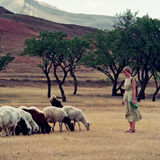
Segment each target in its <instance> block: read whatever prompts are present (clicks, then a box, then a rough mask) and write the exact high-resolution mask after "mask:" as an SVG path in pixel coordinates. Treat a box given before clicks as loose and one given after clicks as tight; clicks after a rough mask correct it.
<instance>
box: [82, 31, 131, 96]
mask: <svg viewBox="0 0 160 160" xmlns="http://www.w3.org/2000/svg"><path fill="white" fill-rule="evenodd" d="M122 38H123V37H122V36H121V32H120V30H119V29H114V30H112V31H106V32H103V31H97V33H96V34H92V33H90V34H88V36H86V39H87V40H88V41H89V42H90V50H89V52H88V54H87V55H85V56H84V57H83V63H84V64H85V65H86V66H88V67H92V68H95V69H97V70H98V71H100V72H102V73H104V74H105V75H106V76H107V77H108V78H109V79H110V80H111V82H112V84H113V88H112V96H117V95H118V93H117V92H118V90H120V89H121V85H120V86H119V87H117V85H118V77H119V74H120V73H121V72H122V70H123V68H124V67H125V66H126V65H128V64H129V63H130V58H129V57H128V56H126V55H127V52H126V50H125V48H126V47H125V45H124V44H123V41H121V40H122Z"/></svg>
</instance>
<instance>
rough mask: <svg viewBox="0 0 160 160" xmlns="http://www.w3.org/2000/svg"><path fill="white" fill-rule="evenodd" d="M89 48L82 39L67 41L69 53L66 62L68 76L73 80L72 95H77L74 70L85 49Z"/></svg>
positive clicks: (75, 38)
mask: <svg viewBox="0 0 160 160" xmlns="http://www.w3.org/2000/svg"><path fill="white" fill-rule="evenodd" d="M88 47H89V43H88V42H87V41H85V40H83V39H82V38H79V37H77V36H76V37H74V38H73V39H71V40H69V46H68V49H69V52H68V61H69V64H70V65H69V68H70V75H71V77H73V80H74V92H73V94H76V93H77V78H76V75H75V69H76V66H77V64H78V62H79V61H80V59H81V58H82V57H83V56H84V53H85V52H86V49H87V48H88Z"/></svg>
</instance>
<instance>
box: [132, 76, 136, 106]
mask: <svg viewBox="0 0 160 160" xmlns="http://www.w3.org/2000/svg"><path fill="white" fill-rule="evenodd" d="M132 88H133V104H135V103H136V81H135V79H134V78H133V79H132Z"/></svg>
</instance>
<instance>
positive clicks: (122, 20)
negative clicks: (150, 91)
mask: <svg viewBox="0 0 160 160" xmlns="http://www.w3.org/2000/svg"><path fill="white" fill-rule="evenodd" d="M136 14H137V13H135V14H132V13H131V11H130V10H128V11H127V12H126V13H124V14H122V15H119V23H118V24H117V25H116V26H115V28H118V29H119V30H121V31H122V33H123V37H124V38H123V41H124V42H126V46H127V48H126V49H127V51H128V53H129V56H130V57H131V59H132V62H131V65H132V67H133V68H134V71H135V74H137V76H138V80H139V83H140V85H141V89H140V92H139V95H138V98H137V99H138V101H140V100H141V99H145V89H146V86H147V84H148V82H149V80H150V79H151V77H152V76H153V70H154V68H156V67H158V64H159V57H160V55H159V54H160V30H159V28H160V21H159V20H156V19H151V18H149V16H148V15H146V16H143V17H142V18H139V17H136ZM130 19H133V21H130Z"/></svg>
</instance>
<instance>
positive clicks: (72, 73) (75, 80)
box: [70, 69, 77, 94]
mask: <svg viewBox="0 0 160 160" xmlns="http://www.w3.org/2000/svg"><path fill="white" fill-rule="evenodd" d="M70 75H71V77H72V78H73V80H74V91H73V94H76V93H77V78H76V76H75V74H74V72H73V70H72V69H71V70H70Z"/></svg>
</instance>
